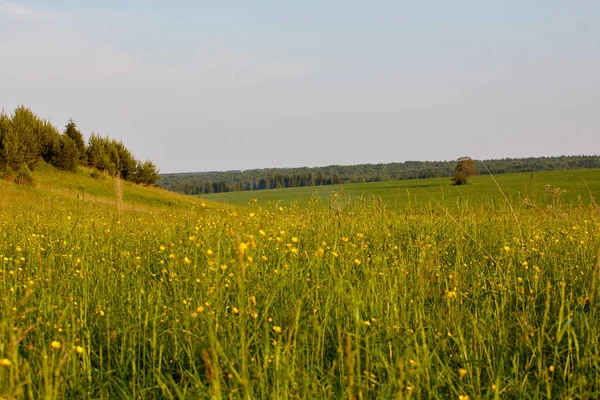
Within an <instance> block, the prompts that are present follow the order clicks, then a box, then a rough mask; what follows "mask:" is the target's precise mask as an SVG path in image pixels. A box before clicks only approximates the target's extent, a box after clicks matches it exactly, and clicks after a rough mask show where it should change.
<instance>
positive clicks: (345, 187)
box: [201, 169, 600, 210]
mask: <svg viewBox="0 0 600 400" xmlns="http://www.w3.org/2000/svg"><path fill="white" fill-rule="evenodd" d="M494 179H495V180H496V182H494ZM547 185H549V187H548V186H547ZM557 188H560V189H561V191H560V192H559V193H558V192H553V191H554V189H557ZM562 190H566V191H565V192H563V191H562ZM336 193H337V194H341V193H344V194H346V195H347V196H350V197H351V198H353V199H358V198H366V199H371V198H376V199H379V198H380V199H381V200H383V201H384V202H385V203H386V205H387V206H389V207H393V208H396V209H400V210H405V209H410V208H412V207H422V206H425V205H428V204H435V202H439V203H440V204H442V205H444V206H445V207H452V206H453V205H458V204H464V203H465V202H467V203H470V204H476V203H481V202H492V203H493V202H498V201H505V200H504V195H506V197H507V198H508V199H510V200H511V202H512V203H513V204H514V203H518V202H522V201H523V200H524V199H527V200H528V201H530V202H532V203H533V204H535V205H544V206H547V205H552V204H556V203H557V202H559V201H560V202H562V203H568V204H571V203H578V202H583V203H586V204H587V203H589V202H590V199H591V196H593V197H594V198H599V197H600V169H581V170H571V171H551V172H539V173H516V174H501V175H495V176H494V177H492V176H490V175H477V176H475V177H473V178H471V179H470V180H469V184H468V185H463V186H453V185H452V182H451V181H450V179H449V178H437V179H417V180H403V181H387V182H368V183H351V184H342V185H331V186H317V187H315V186H312V187H300V188H289V189H269V190H260V191H244V192H230V193H215V194H208V195H202V196H201V197H202V198H203V199H207V200H211V201H216V202H223V203H229V204H233V205H245V204H248V203H249V202H252V200H253V199H258V200H259V201H260V202H272V203H278V204H281V205H290V204H292V203H297V204H299V205H306V204H308V202H309V200H311V198H313V196H315V195H317V196H318V197H320V198H321V199H323V200H325V201H328V200H329V198H330V197H331V196H332V195H334V194H336ZM503 193H504V195H503ZM590 195H591V196H590Z"/></svg>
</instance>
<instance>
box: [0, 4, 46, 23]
mask: <svg viewBox="0 0 600 400" xmlns="http://www.w3.org/2000/svg"><path fill="white" fill-rule="evenodd" d="M2 17H4V18H11V19H45V18H55V17H57V15H56V14H53V13H49V12H45V11H41V10H36V9H33V8H31V7H27V6H25V5H23V4H20V3H14V2H9V1H0V18H2Z"/></svg>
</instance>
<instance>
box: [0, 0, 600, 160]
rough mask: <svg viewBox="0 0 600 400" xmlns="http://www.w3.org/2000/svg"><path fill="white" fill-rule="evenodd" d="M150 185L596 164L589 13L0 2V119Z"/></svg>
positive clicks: (384, 4) (596, 84)
mask: <svg viewBox="0 0 600 400" xmlns="http://www.w3.org/2000/svg"><path fill="white" fill-rule="evenodd" d="M19 104H24V105H26V106H28V107H30V108H32V109H33V111H34V112H36V113H38V114H39V115H40V116H41V117H44V118H48V119H50V120H51V121H52V122H53V123H54V124H55V125H58V126H64V125H65V124H66V122H67V120H68V118H73V119H74V120H75V121H76V122H77V123H78V125H79V126H80V128H81V129H82V131H83V133H84V135H86V136H87V135H89V134H90V133H91V132H96V133H99V134H102V135H108V136H110V137H113V138H116V139H121V140H123V141H124V142H125V144H126V145H127V146H128V147H129V148H130V149H131V150H132V151H133V153H134V154H135V155H136V156H137V157H139V158H142V159H151V160H153V161H155V162H156V164H157V165H158V167H159V168H160V169H161V171H162V172H185V171H208V170H229V169H249V168H263V167H273V166H278V167H292V166H305V165H306V166H318V165H329V164H357V163H379V162H395V161H406V160H450V159H456V158H458V157H461V156H471V157H474V158H478V159H481V158H503V157H521V156H542V155H561V154H600V1H598V0H593V1H592V0H589V1H586V0H577V1H564V0H546V1H523V0H519V1H513V0H504V1H493V2H492V1H481V0H478V1H447V0H444V1H441V0H440V1H423V2H413V1H411V2H408V1H399V0H396V1H376V2H366V1H350V0H345V1H335V0H332V1H310V0H307V1H295V2H291V1H289V2H288V1H275V0H273V1H258V0H257V1H251V2H250V1H246V2H242V1H223V0H221V1H191V0H190V1H181V0H179V1H177V0H174V1H156V0H145V1H138V0H129V1H120V0H119V1H116V0H109V1H94V2H92V1H80V0H79V1H75V0H21V1H19V0H10V1H4V0H0V108H3V109H4V110H5V111H6V112H9V113H10V112H12V110H13V109H14V108H15V107H16V106H17V105H19Z"/></svg>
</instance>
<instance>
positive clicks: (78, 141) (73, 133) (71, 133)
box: [64, 119, 87, 164]
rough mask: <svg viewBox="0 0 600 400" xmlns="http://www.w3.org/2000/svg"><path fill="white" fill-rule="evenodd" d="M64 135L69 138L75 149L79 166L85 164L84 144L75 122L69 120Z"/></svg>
mask: <svg viewBox="0 0 600 400" xmlns="http://www.w3.org/2000/svg"><path fill="white" fill-rule="evenodd" d="M64 134H65V135H67V136H68V137H70V138H71V139H72V140H73V143H74V144H75V147H76V148H77V152H78V154H79V161H78V163H79V164H85V163H86V162H87V153H86V148H85V142H84V140H83V135H82V134H81V132H80V131H79V129H78V128H77V125H76V124H75V121H73V120H72V119H69V123H68V124H67V125H66V126H65V131H64Z"/></svg>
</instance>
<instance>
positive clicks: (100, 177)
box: [0, 163, 201, 210]
mask: <svg viewBox="0 0 600 400" xmlns="http://www.w3.org/2000/svg"><path fill="white" fill-rule="evenodd" d="M33 176H34V179H35V184H34V185H33V186H22V185H14V184H12V183H8V182H6V181H3V180H0V193H2V195H3V196H2V197H1V198H0V203H2V202H3V203H5V204H7V203H15V202H17V201H16V200H17V199H22V201H23V204H27V203H28V202H29V203H31V202H39V203H38V204H41V205H43V204H45V203H49V204H50V203H52V204H54V202H59V203H62V204H64V205H65V206H71V205H74V204H79V205H81V204H90V205H92V204H93V205H97V206H100V205H108V206H115V207H118V206H119V204H121V206H122V207H125V208H129V209H137V210H149V209H152V208H155V207H158V208H161V207H178V208H182V209H186V208H193V207H198V206H200V205H201V202H200V201H199V200H198V199H194V198H192V197H189V196H182V195H178V194H175V193H172V192H168V191H165V190H162V189H158V188H155V187H147V186H141V185H135V184H133V183H131V182H124V181H120V185H121V189H118V187H117V185H119V183H117V181H116V180H115V179H114V178H112V177H110V176H108V175H106V174H102V173H99V172H93V170H92V169H89V168H83V167H79V169H78V170H77V172H76V173H72V172H65V171H60V170H58V169H55V168H54V167H52V166H50V165H49V164H46V163H42V164H41V165H39V166H38V168H37V169H36V171H35V173H34V174H33ZM119 192H120V193H121V196H120V197H119V195H118V193H119Z"/></svg>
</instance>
